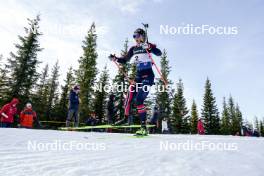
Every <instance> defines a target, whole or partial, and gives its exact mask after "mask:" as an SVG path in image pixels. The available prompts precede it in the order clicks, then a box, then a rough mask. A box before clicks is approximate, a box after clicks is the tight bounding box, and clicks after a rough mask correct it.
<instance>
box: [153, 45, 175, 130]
mask: <svg viewBox="0 0 264 176" xmlns="http://www.w3.org/2000/svg"><path fill="white" fill-rule="evenodd" d="M160 65H161V74H162V76H163V78H164V80H165V81H166V82H167V83H168V86H171V84H172V82H171V81H170V80H169V79H168V77H169V74H170V66H169V59H168V58H167V51H166V50H165V49H164V50H163V53H162V56H161V60H160ZM166 86H167V85H165V83H164V82H163V81H162V80H161V79H160V80H159V81H158V83H157V92H156V104H157V105H158V107H159V111H160V118H159V124H161V121H162V119H163V118H168V119H170V114H171V102H172V98H173V97H170V92H169V91H171V90H169V87H166ZM169 122H170V120H169ZM159 126H160V127H161V125H159ZM160 130H161V129H160Z"/></svg>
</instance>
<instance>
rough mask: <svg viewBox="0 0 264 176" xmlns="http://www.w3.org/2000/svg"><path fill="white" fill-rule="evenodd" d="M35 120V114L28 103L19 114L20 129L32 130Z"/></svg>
mask: <svg viewBox="0 0 264 176" xmlns="http://www.w3.org/2000/svg"><path fill="white" fill-rule="evenodd" d="M35 120H37V114H36V112H35V111H33V110H32V105H31V104H30V103H28V104H27V105H26V107H25V109H24V110H23V111H22V112H21V113H20V125H21V127H26V128H32V127H33V123H34V121H35Z"/></svg>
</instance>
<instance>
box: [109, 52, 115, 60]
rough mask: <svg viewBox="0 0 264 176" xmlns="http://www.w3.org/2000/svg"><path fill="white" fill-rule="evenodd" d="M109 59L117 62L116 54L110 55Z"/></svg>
mask: <svg viewBox="0 0 264 176" xmlns="http://www.w3.org/2000/svg"><path fill="white" fill-rule="evenodd" d="M108 58H109V59H110V61H115V60H116V56H115V55H114V54H110V55H109V56H108Z"/></svg>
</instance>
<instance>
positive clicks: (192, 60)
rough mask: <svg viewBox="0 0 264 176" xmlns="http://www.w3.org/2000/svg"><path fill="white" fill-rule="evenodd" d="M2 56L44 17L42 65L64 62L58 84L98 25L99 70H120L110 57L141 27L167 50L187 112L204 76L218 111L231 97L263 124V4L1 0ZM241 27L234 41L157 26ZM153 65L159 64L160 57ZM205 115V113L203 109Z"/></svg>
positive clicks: (198, 94)
mask: <svg viewBox="0 0 264 176" xmlns="http://www.w3.org/2000/svg"><path fill="white" fill-rule="evenodd" d="M0 3H1V6H0V12H1V14H0V39H1V40H0V53H1V54H3V55H4V57H8V56H9V52H10V51H15V49H14V45H13V44H14V43H16V42H17V41H18V38H17V35H18V34H20V35H21V34H24V31H23V27H24V26H26V24H27V21H26V18H33V17H34V16H35V15H36V14H37V13H40V14H41V19H42V21H41V23H40V27H41V31H42V32H43V34H44V35H43V36H42V37H41V39H40V42H41V46H42V47H43V48H44V50H43V52H41V53H40V54H39V57H40V59H41V60H42V62H43V64H42V65H41V67H43V65H44V64H45V63H49V64H54V63H55V62H56V60H57V59H58V60H59V63H60V65H61V80H63V79H64V77H65V72H66V70H67V69H68V68H69V66H71V65H72V66H73V67H74V68H77V66H78V63H77V60H78V58H79V57H80V56H81V54H82V50H81V45H82V40H83V39H84V36H85V35H86V31H87V30H88V28H89V26H90V25H91V23H92V22H93V21H94V22H95V23H96V26H97V31H98V54H99V58H98V65H99V67H100V68H103V67H104V66H105V65H107V66H108V68H109V70H110V71H111V75H112V76H113V75H114V74H115V73H116V68H115V66H114V65H113V64H111V63H110V62H109V61H108V59H107V58H106V57H107V55H109V53H120V50H121V49H122V47H123V42H124V40H125V39H126V38H128V39H129V41H130V42H129V45H130V46H131V45H133V40H132V37H131V36H132V34H133V31H134V30H135V29H136V28H138V27H141V23H142V22H147V23H149V25H150V29H149V37H150V41H152V42H154V43H156V44H157V46H158V47H159V48H161V49H163V48H166V50H167V52H168V58H169V60H170V65H171V70H172V71H171V75H170V78H171V79H172V80H173V81H174V82H176V81H177V80H178V79H179V78H182V79H183V82H184V86H185V96H186V98H187V101H188V106H190V103H191V101H192V99H195V100H196V102H197V104H198V105H199V107H201V104H202V96H203V93H204V84H205V80H206V78H207V76H208V77H209V78H210V80H211V81H212V85H213V90H214V95H215V96H216V99H217V104H218V106H219V109H220V110H221V107H222V99H223V96H226V97H228V96H229V95H230V94H232V96H233V97H234V98H235V100H236V101H237V102H238V103H239V105H240V106H241V109H242V112H243V114H244V117H245V118H247V119H248V120H251V119H253V117H254V116H258V117H263V116H264V112H263V105H264V103H263V100H264V94H263V90H264V82H263V79H262V77H263V75H264V71H263V66H264V64H263V63H264V61H263V56H264V50H263V44H262V43H263V39H264V35H263V33H264V32H263V27H264V25H263V24H264V23H263V15H264V2H262V1H261V0H251V1H239V0H231V1H230V0H219V1H218V0H199V1H197V0H192V1H191V0H185V1H173V0H137V1H128V0H101V1H96V0H71V1H70V0H65V1H51V0H47V1H41V0H35V1H32V0H20V1H18V0H6V1H3V0H0ZM185 24H193V25H195V26H201V25H211V26H236V27H237V28H238V34H237V35H183V34H182V35H180V34H178V35H163V34H160V25H169V26H176V27H177V26H182V25H185ZM155 60H156V62H159V58H157V57H155ZM199 110H200V108H199Z"/></svg>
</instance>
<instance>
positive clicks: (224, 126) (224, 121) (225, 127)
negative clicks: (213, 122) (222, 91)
mask: <svg viewBox="0 0 264 176" xmlns="http://www.w3.org/2000/svg"><path fill="white" fill-rule="evenodd" d="M220 129H221V134H224V135H230V134H231V122H230V115H229V111H228V106H227V104H226V100H225V97H224V100H223V112H222V118H221V128H220Z"/></svg>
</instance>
